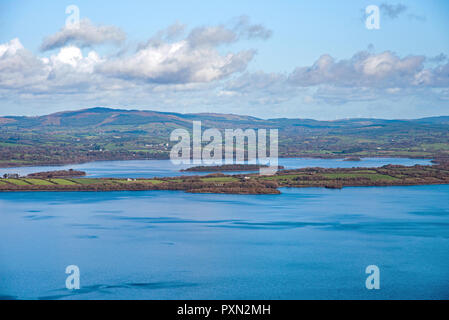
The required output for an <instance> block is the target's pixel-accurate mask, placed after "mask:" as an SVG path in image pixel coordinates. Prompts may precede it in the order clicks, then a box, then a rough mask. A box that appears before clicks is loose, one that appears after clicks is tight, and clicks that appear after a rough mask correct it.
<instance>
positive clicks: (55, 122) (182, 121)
mask: <svg viewBox="0 0 449 320" xmlns="http://www.w3.org/2000/svg"><path fill="white" fill-rule="evenodd" d="M192 121H202V122H203V123H204V124H205V125H206V126H208V127H218V128H223V127H229V128H233V127H236V128H239V127H241V126H244V127H249V126H251V127H257V126H262V127H272V128H285V127H298V126H299V127H306V128H338V127H340V128H344V127H346V128H350V127H353V128H354V127H359V128H360V127H369V126H378V125H381V126H390V125H401V124H405V125H419V124H437V125H449V116H441V117H429V118H422V119H415V120H384V119H371V118H366V119H364V118H361V119H360V118H357V119H342V120H333V121H318V120H312V119H289V118H277V119H267V120H264V119H259V118H256V117H251V116H243V115H235V114H219V113H191V114H189V113H188V114H181V113H174V112H156V111H141V110H120V109H110V108H90V109H83V110H77V111H65V112H58V113H53V114H49V115H44V116H37V117H26V116H4V117H0V124H1V125H2V126H12V127H21V128H28V129H37V128H41V129H42V128H44V127H92V128H100V127H110V126H133V125H145V124H150V123H161V124H165V125H168V124H171V125H178V126H182V127H190V126H191V124H192Z"/></svg>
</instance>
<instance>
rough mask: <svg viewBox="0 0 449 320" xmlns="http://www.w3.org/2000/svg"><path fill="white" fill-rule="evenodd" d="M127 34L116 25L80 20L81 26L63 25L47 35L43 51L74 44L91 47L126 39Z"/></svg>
mask: <svg viewBox="0 0 449 320" xmlns="http://www.w3.org/2000/svg"><path fill="white" fill-rule="evenodd" d="M125 38H126V34H125V33H124V32H123V31H122V30H120V29H119V28H117V27H115V26H96V25H94V24H92V22H90V21H89V20H88V19H83V20H81V21H80V25H79V27H67V26H65V27H63V28H62V29H61V30H60V31H58V32H56V33H55V34H53V35H51V36H48V37H46V38H45V39H44V40H43V42H42V45H41V49H42V50H43V51H47V50H52V49H57V48H61V47H64V46H67V45H69V44H74V45H76V46H78V47H89V46H93V45H96V44H104V43H114V44H119V43H121V42H122V41H124V40H125Z"/></svg>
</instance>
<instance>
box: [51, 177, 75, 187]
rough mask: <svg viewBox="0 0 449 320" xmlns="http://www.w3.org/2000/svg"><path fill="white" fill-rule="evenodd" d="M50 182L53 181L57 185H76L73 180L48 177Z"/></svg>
mask: <svg viewBox="0 0 449 320" xmlns="http://www.w3.org/2000/svg"><path fill="white" fill-rule="evenodd" d="M50 181H51V182H54V183H56V184H59V185H63V186H73V185H76V183H75V182H73V181H70V180H67V179H50Z"/></svg>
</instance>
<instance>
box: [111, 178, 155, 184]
mask: <svg viewBox="0 0 449 320" xmlns="http://www.w3.org/2000/svg"><path fill="white" fill-rule="evenodd" d="M111 181H113V182H114V181H115V182H118V183H126V184H128V183H136V182H140V183H148V182H149V183H152V184H160V183H163V182H164V181H161V180H154V179H145V180H136V181H128V180H111Z"/></svg>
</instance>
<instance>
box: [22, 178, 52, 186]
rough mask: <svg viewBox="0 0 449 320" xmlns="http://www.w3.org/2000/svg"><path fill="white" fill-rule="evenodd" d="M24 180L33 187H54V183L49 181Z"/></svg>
mask: <svg viewBox="0 0 449 320" xmlns="http://www.w3.org/2000/svg"><path fill="white" fill-rule="evenodd" d="M23 180H25V181H27V182H29V183H31V184H33V185H36V186H51V185H53V183H51V182H50V181H48V180H44V179H23Z"/></svg>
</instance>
